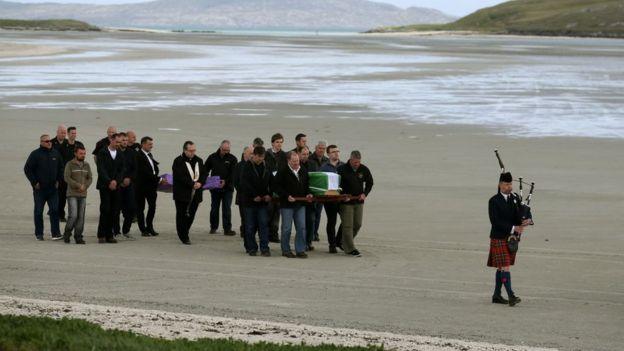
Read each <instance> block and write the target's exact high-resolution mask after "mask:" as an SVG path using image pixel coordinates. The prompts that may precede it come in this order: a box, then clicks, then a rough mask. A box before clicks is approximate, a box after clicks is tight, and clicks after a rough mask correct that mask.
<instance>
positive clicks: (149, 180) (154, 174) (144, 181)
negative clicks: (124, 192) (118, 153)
mask: <svg viewBox="0 0 624 351" xmlns="http://www.w3.org/2000/svg"><path fill="white" fill-rule="evenodd" d="M148 157H149V156H147V155H146V154H145V153H144V152H143V150H139V152H138V153H137V157H136V166H137V172H136V179H135V181H134V186H135V188H136V189H137V190H140V191H145V192H150V191H156V189H157V188H158V183H159V182H160V176H159V169H158V162H157V161H156V160H154V158H152V162H153V163H154V170H153V171H152V166H151V165H150V162H149V160H148V159H147V158H148Z"/></svg>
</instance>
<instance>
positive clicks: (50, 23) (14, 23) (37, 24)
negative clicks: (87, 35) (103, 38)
mask: <svg viewBox="0 0 624 351" xmlns="http://www.w3.org/2000/svg"><path fill="white" fill-rule="evenodd" d="M0 29H6V30H49V31H81V32H86V31H99V30H100V28H98V27H96V26H92V25H90V24H89V23H86V22H81V21H76V20H71V19H52V20H16V19H2V18H0Z"/></svg>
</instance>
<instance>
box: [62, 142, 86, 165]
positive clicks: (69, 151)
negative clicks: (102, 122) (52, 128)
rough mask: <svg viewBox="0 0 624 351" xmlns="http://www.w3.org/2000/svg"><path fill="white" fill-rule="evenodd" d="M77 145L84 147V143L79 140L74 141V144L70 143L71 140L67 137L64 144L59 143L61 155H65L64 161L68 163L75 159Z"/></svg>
mask: <svg viewBox="0 0 624 351" xmlns="http://www.w3.org/2000/svg"><path fill="white" fill-rule="evenodd" d="M76 146H82V147H83V148H84V144H83V143H81V142H79V141H78V140H75V141H74V144H73V145H72V144H70V143H69V140H67V139H65V141H64V142H63V144H60V145H59V148H58V150H59V152H60V153H61V156H62V157H63V163H64V164H67V163H68V162H69V161H71V160H73V159H74V157H75V156H76V155H75V152H76Z"/></svg>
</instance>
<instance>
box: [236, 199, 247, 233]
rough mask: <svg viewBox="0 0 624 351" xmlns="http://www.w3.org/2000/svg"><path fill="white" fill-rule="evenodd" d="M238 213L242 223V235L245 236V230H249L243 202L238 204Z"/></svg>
mask: <svg viewBox="0 0 624 351" xmlns="http://www.w3.org/2000/svg"><path fill="white" fill-rule="evenodd" d="M238 214H239V215H240V220H241V225H240V228H239V230H240V236H241V237H243V238H244V237H245V230H247V229H246V228H247V226H246V221H245V207H243V206H242V205H241V204H238Z"/></svg>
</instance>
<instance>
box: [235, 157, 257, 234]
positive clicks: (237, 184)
mask: <svg viewBox="0 0 624 351" xmlns="http://www.w3.org/2000/svg"><path fill="white" fill-rule="evenodd" d="M252 153H253V148H252V147H251V146H245V148H243V154H242V155H241V160H240V161H239V162H238V163H237V164H236V167H234V173H233V174H232V179H233V180H232V183H233V185H234V189H235V190H236V198H235V201H234V203H235V204H236V205H237V206H238V214H239V216H240V220H241V225H240V228H239V230H240V236H241V238H244V237H245V209H244V207H243V204H242V202H241V196H242V191H241V188H240V184H241V177H242V175H243V169H244V168H245V165H247V161H250V160H251V157H252V156H251V155H252Z"/></svg>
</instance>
